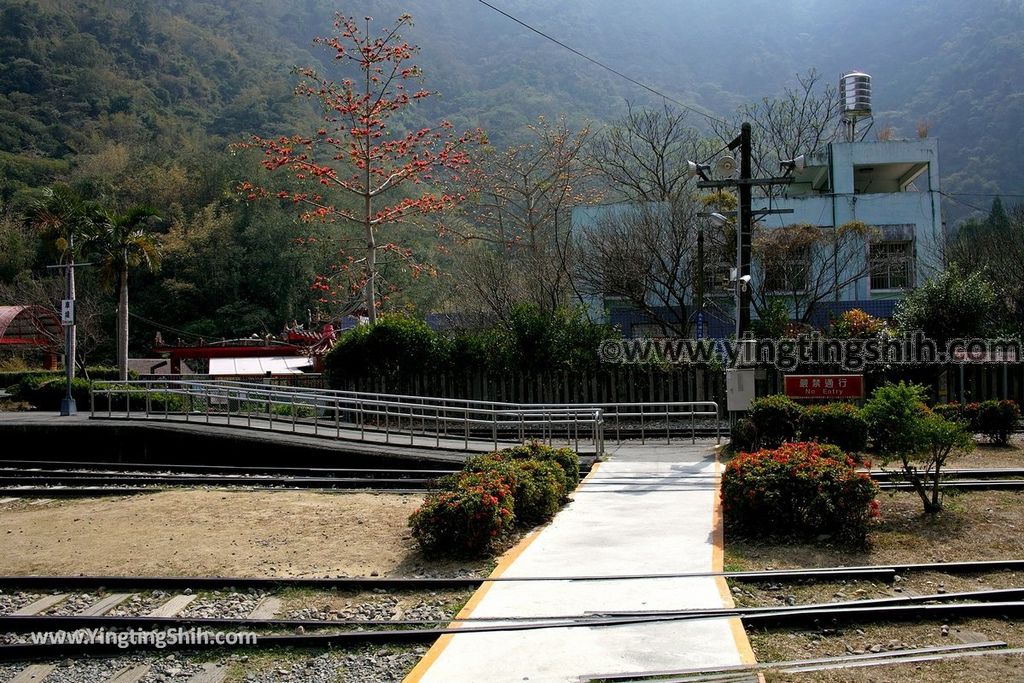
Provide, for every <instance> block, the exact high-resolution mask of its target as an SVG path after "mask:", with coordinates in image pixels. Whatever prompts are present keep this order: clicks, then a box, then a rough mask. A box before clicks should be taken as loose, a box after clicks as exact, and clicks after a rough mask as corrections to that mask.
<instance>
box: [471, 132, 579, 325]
mask: <svg viewBox="0 0 1024 683" xmlns="http://www.w3.org/2000/svg"><path fill="white" fill-rule="evenodd" d="M531 131H532V132H533V134H534V136H535V138H534V139H533V140H532V141H530V142H528V143H525V144H521V145H515V146H512V147H508V148H506V149H505V150H503V151H499V152H492V153H491V154H492V156H491V157H490V158H487V159H485V160H484V161H483V162H482V163H481V165H480V170H479V172H477V173H476V174H475V175H474V176H473V177H472V178H470V179H469V180H470V182H471V183H472V184H473V185H474V187H475V191H474V192H473V193H471V196H470V200H469V201H467V202H466V203H465V204H464V205H463V208H464V210H465V212H466V214H465V216H464V220H463V221H462V222H461V227H453V228H451V232H452V233H453V234H455V235H456V237H457V238H459V239H461V240H462V241H464V242H466V243H468V244H469V245H470V246H471V248H470V249H469V250H468V251H467V253H466V255H465V258H464V259H462V268H461V270H462V271H463V272H462V273H460V274H461V276H462V277H460V278H459V280H460V281H461V282H462V289H461V292H460V296H462V297H463V304H464V306H463V307H465V304H467V303H468V304H469V307H471V308H476V309H479V310H483V311H486V312H488V313H491V314H494V315H497V316H498V317H499V318H503V317H504V316H505V315H507V313H508V312H509V311H510V310H511V308H512V306H514V305H515V304H518V303H524V302H525V303H533V304H536V305H538V306H539V307H540V308H541V309H542V310H548V311H550V310H554V309H555V308H557V307H559V306H561V305H564V304H566V303H567V302H568V301H569V298H570V296H571V294H572V283H571V279H570V266H569V264H570V261H571V258H572V255H571V250H572V247H571V240H570V230H569V228H570V222H571V212H572V207H573V206H574V205H575V204H578V203H585V202H587V201H590V200H591V199H592V197H593V196H594V195H593V193H592V191H591V190H590V189H589V188H588V187H587V181H588V177H589V176H590V174H591V171H590V170H589V168H588V167H587V165H586V164H585V163H584V159H583V156H584V149H585V147H586V145H587V143H588V141H589V139H590V129H589V128H587V127H584V128H582V129H581V130H578V131H573V130H571V129H570V128H569V126H568V124H567V123H566V121H565V120H564V119H559V120H558V121H557V122H554V123H549V122H547V121H545V120H544V119H541V120H540V121H539V122H538V123H537V124H536V125H534V126H532V127H531ZM474 246H475V248H472V247H474Z"/></svg>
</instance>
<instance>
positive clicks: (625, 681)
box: [580, 640, 1016, 683]
mask: <svg viewBox="0 0 1024 683" xmlns="http://www.w3.org/2000/svg"><path fill="white" fill-rule="evenodd" d="M1006 646H1007V643H1006V642H1004V641H1001V640H994V641H988V642H981V643H958V644H955V645H940V646H935V647H920V648H909V649H906V650H889V651H886V652H867V653H864V654H862V655H841V656H838V657H816V658H813V659H791V660H785V661H776V662H758V663H757V664H736V665H731V666H723V667H719V668H716V669H698V668H691V669H662V670H658V671H632V672H628V673H607V674H587V675H584V676H581V677H580V681H582V682H585V683H594V682H596V681H609V682H621V683H634V682H639V681H643V680H648V681H649V680H650V679H652V678H654V677H658V683H666V679H665V678H664V677H666V676H676V677H679V678H672V679H667V680H671V681H680V682H681V681H707V680H710V677H712V676H716V675H719V674H743V673H754V674H756V673H758V672H761V671H779V672H780V673H786V671H784V669H788V668H790V667H803V666H814V665H829V664H835V663H841V662H852V663H861V662H870V661H882V660H888V659H896V660H898V659H906V658H908V657H913V656H915V655H929V654H940V653H954V652H963V651H967V652H970V651H979V652H980V651H986V650H991V651H992V654H1013V653H1015V652H1016V651H1015V650H995V649H994V648H1006ZM893 663H894V664H896V663H899V662H898V661H897V662H893ZM716 680H717V679H716Z"/></svg>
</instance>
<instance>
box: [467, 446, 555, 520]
mask: <svg viewBox="0 0 1024 683" xmlns="http://www.w3.org/2000/svg"><path fill="white" fill-rule="evenodd" d="M464 470H465V471H469V472H494V473H497V474H500V475H501V476H502V477H504V479H505V481H507V482H508V483H509V486H510V487H511V489H512V498H513V500H514V501H515V502H514V510H515V521H516V524H518V525H519V526H535V525H537V524H542V523H543V522H546V521H548V520H549V519H551V518H552V517H554V516H555V513H556V512H558V508H559V507H561V505H562V501H564V500H565V498H566V489H565V472H563V471H562V468H561V467H559V466H558V465H557V464H556V463H555V462H554V461H552V460H537V459H536V458H515V457H512V456H511V455H510V454H509V453H508V452H507V451H499V452H497V453H488V454H487V455H481V456H477V457H475V458H470V459H469V460H467V461H466V464H465V467H464Z"/></svg>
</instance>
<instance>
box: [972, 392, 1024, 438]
mask: <svg viewBox="0 0 1024 683" xmlns="http://www.w3.org/2000/svg"><path fill="white" fill-rule="evenodd" d="M1019 419H1020V408H1019V407H1018V406H1017V404H1016V403H1015V402H1013V401H985V402H983V403H982V404H981V406H980V408H979V410H978V418H977V428H976V429H974V430H972V431H974V432H979V433H981V434H984V435H985V438H987V439H988V440H989V442H990V443H995V444H999V445H1002V446H1005V445H1006V444H1008V443H1010V436H1011V435H1012V434H1013V432H1014V430H1015V429H1016V428H1017V421H1018V420H1019Z"/></svg>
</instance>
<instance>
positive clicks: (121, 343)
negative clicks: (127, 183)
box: [89, 206, 160, 380]
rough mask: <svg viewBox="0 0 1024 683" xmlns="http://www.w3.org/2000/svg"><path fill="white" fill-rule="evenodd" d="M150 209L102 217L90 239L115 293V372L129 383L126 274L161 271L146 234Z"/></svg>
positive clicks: (157, 253)
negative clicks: (143, 268)
mask: <svg viewBox="0 0 1024 683" xmlns="http://www.w3.org/2000/svg"><path fill="white" fill-rule="evenodd" d="M157 216H158V214H157V213H156V211H154V210H153V209H151V208H149V207H145V206H137V207H135V208H132V209H130V210H129V211H127V212H126V213H123V214H118V213H113V212H109V211H105V212H102V213H101V217H100V220H99V221H98V222H97V223H96V225H95V229H94V231H93V233H92V235H91V236H90V239H89V246H90V248H91V249H92V251H93V253H95V254H96V255H97V256H98V257H99V262H98V265H99V266H100V278H101V279H102V281H103V283H104V284H107V285H110V286H113V287H116V290H117V371H118V376H119V377H120V378H121V379H122V380H126V379H128V271H129V270H131V269H132V268H136V267H138V266H140V265H145V266H146V267H147V268H148V269H149V270H151V271H154V270H157V269H158V268H159V267H160V249H159V245H158V244H157V242H156V240H154V239H153V236H152V235H151V234H149V233H147V232H146V227H147V223H148V222H149V220H150V219H151V218H155V217H157Z"/></svg>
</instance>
